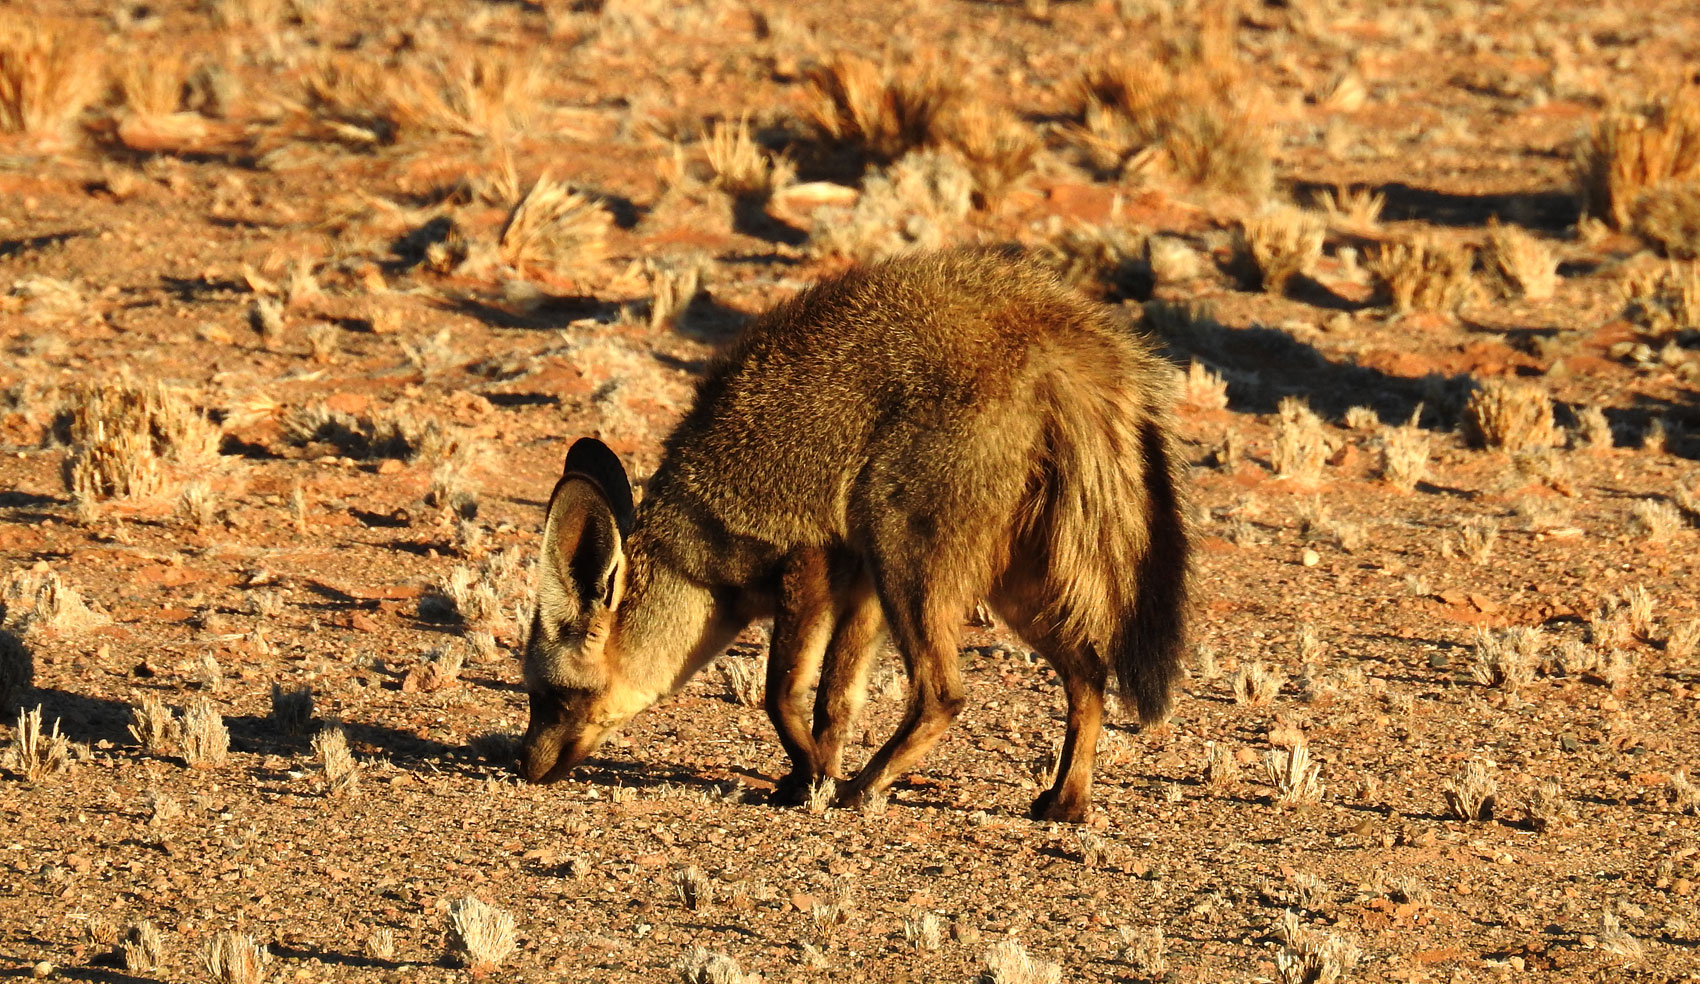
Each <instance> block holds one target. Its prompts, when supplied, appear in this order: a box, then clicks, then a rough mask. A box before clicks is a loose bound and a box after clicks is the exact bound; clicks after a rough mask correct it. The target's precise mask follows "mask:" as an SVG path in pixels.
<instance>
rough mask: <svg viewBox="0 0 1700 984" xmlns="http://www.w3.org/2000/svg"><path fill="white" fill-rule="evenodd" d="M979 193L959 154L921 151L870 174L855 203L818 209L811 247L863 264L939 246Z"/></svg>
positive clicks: (811, 235) (947, 240)
mask: <svg viewBox="0 0 1700 984" xmlns="http://www.w3.org/2000/svg"><path fill="white" fill-rule="evenodd" d="M973 191H974V179H973V177H972V176H971V175H970V174H969V173H968V171H967V170H966V169H965V168H964V167H963V165H962V162H961V161H960V160H958V159H957V157H956V156H955V155H953V154H951V153H949V152H946V151H942V150H917V151H915V152H913V153H910V154H907V155H905V156H904V157H903V158H902V159H901V160H899V161H897V162H896V163H895V164H893V165H892V166H891V167H889V168H887V169H886V170H885V171H883V172H879V173H874V174H870V175H869V176H868V177H867V178H866V179H865V180H864V181H863V182H862V194H861V195H860V197H858V198H857V199H856V204H855V205H854V206H853V207H851V208H849V209H844V208H823V209H818V210H816V212H815V213H814V223H815V224H814V229H813V230H812V232H811V234H810V237H809V242H810V248H811V250H812V251H813V252H815V253H817V254H820V255H828V256H831V255H838V256H848V257H850V258H852V259H856V260H860V261H862V262H870V261H873V260H878V259H883V258H885V257H889V256H894V255H896V254H898V253H901V252H904V251H906V250H911V249H916V250H930V249H937V248H939V247H941V246H944V245H946V244H947V243H948V242H949V241H950V238H951V236H952V234H953V232H954V230H955V229H956V228H957V227H959V226H960V224H961V222H962V220H963V219H964V218H965V217H966V216H967V215H968V212H969V210H970V209H971V208H972V207H973Z"/></svg>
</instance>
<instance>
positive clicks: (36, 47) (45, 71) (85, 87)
mask: <svg viewBox="0 0 1700 984" xmlns="http://www.w3.org/2000/svg"><path fill="white" fill-rule="evenodd" d="M99 52H100V45H98V44H96V43H95V42H94V39H93V38H91V37H89V36H88V32H87V30H86V29H84V28H83V27H81V26H80V25H78V24H75V23H73V22H71V21H67V20H62V19H58V18H52V17H44V16H39V15H37V14H33V13H24V14H19V13H15V12H13V11H6V12H5V13H4V14H0V133H24V134H30V135H33V136H52V135H55V134H57V133H59V132H60V131H61V130H63V129H64V127H65V126H66V125H67V124H69V123H70V122H71V121H72V120H75V119H76V118H77V117H78V116H79V115H81V114H82V111H83V110H84V109H85V108H87V106H88V105H89V104H90V103H92V102H94V101H95V99H96V98H97V97H98V96H99V95H100V87H101V82H102V79H101V70H100V59H99Z"/></svg>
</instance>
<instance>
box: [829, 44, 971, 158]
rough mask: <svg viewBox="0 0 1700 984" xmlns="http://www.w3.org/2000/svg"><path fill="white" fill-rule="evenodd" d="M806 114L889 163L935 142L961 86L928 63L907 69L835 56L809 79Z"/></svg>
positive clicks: (842, 140) (837, 137) (841, 140)
mask: <svg viewBox="0 0 1700 984" xmlns="http://www.w3.org/2000/svg"><path fill="white" fill-rule="evenodd" d="M807 81H808V86H809V97H810V102H809V105H808V113H809V116H810V119H811V120H812V121H813V123H814V125H815V127H816V128H817V129H818V130H819V131H820V133H821V134H822V135H823V136H824V137H826V138H827V139H829V140H831V141H833V142H834V143H837V144H841V145H849V146H854V147H856V148H857V149H858V150H859V151H860V152H861V153H862V154H863V155H865V156H866V157H867V158H868V159H869V160H871V161H873V162H875V163H879V164H887V163H891V162H893V161H896V160H897V159H898V158H900V157H903V156H904V155H905V154H908V153H909V152H911V151H914V150H919V149H921V148H924V147H930V146H933V145H935V144H938V143H939V142H940V139H941V133H942V127H943V124H944V119H945V116H946V115H947V113H948V112H949V110H950V108H951V107H952V105H953V104H954V103H955V102H956V101H957V100H958V99H959V98H960V97H961V90H960V89H959V88H958V87H957V86H956V85H955V84H954V83H952V82H950V81H948V80H947V79H946V78H945V77H944V75H943V74H942V73H941V72H939V71H938V70H937V69H936V68H935V67H933V66H931V65H923V66H920V67H918V68H916V69H914V70H911V71H908V72H899V71H896V70H894V69H892V68H890V67H889V66H888V67H881V66H879V65H876V64H875V63H873V62H872V61H869V60H868V59H866V58H862V57H860V56H857V55H839V56H837V57H835V58H833V59H832V60H831V61H829V62H827V63H826V64H825V65H823V66H821V67H818V68H816V69H813V70H812V71H810V72H809V73H808V77H807Z"/></svg>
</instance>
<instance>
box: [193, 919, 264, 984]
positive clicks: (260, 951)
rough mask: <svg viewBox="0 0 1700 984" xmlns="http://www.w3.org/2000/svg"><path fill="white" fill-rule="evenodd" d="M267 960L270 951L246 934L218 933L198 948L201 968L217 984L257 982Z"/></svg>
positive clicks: (261, 975)
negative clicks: (201, 948) (203, 947)
mask: <svg viewBox="0 0 1700 984" xmlns="http://www.w3.org/2000/svg"><path fill="white" fill-rule="evenodd" d="M270 962H271V954H269V953H267V952H266V948H265V947H263V946H258V945H256V944H255V943H254V939H253V937H251V936H249V935H248V934H247V933H237V932H232V931H226V932H222V933H219V934H218V935H217V936H214V937H213V938H212V939H211V940H210V941H208V943H207V946H206V949H204V950H202V951H201V967H202V969H204V970H205V971H206V973H207V976H208V977H209V978H211V979H212V980H213V981H215V982H217V984H260V981H261V980H263V979H264V978H265V976H266V965H267V964H268V963H270Z"/></svg>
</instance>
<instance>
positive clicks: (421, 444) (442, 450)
mask: <svg viewBox="0 0 1700 984" xmlns="http://www.w3.org/2000/svg"><path fill="white" fill-rule="evenodd" d="M282 425H283V435H284V438H285V439H286V440H287V441H289V442H290V443H291V444H294V445H297V446H301V447H304V448H306V449H307V450H308V452H309V453H315V452H316V453H324V454H340V455H344V456H346V457H350V458H356V459H364V460H370V459H374V458H397V459H400V460H402V461H417V460H419V459H421V458H436V457H447V456H448V455H449V454H452V453H453V452H454V451H455V450H456V448H457V445H456V442H455V440H454V438H453V437H452V436H451V435H450V434H449V433H448V431H447V429H446V428H445V427H444V425H443V424H442V422H441V421H439V420H437V419H435V418H434V417H431V416H429V415H426V414H422V413H419V412H416V411H415V410H414V408H411V407H409V406H407V405H405V404H400V403H398V404H396V405H395V406H393V407H391V408H389V409H388V410H386V411H383V412H378V413H372V414H364V415H360V416H356V415H354V414H351V413H344V412H342V411H340V410H332V409H329V408H328V407H325V406H307V407H294V408H292V409H291V410H290V411H289V412H288V413H286V414H285V415H284V417H283V420H282Z"/></svg>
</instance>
